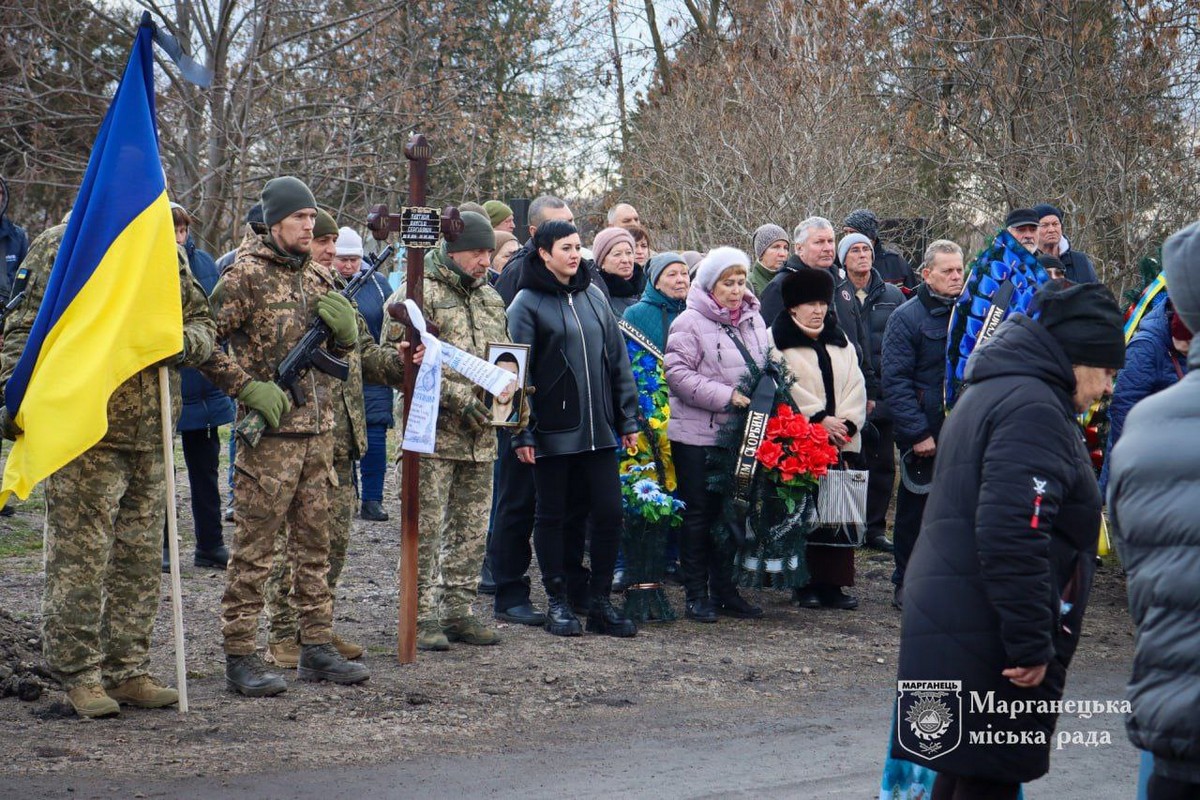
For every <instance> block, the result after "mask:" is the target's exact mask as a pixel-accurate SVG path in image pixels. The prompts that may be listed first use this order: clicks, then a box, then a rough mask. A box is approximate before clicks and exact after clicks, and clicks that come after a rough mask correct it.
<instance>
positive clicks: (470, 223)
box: [446, 211, 496, 253]
mask: <svg viewBox="0 0 1200 800" xmlns="http://www.w3.org/2000/svg"><path fill="white" fill-rule="evenodd" d="M462 221H463V232H462V233H460V234H459V235H458V238H457V239H455V240H454V241H453V242H446V252H447V253H461V252H463V251H464V250H495V249H496V232H495V231H493V230H492V223H491V222H489V221H488V218H487V217H485V216H483V215H482V214H476V213H475V212H474V211H468V212H466V213H465V214H463V215H462Z"/></svg>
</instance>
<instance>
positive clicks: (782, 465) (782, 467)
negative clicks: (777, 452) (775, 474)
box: [779, 456, 805, 481]
mask: <svg viewBox="0 0 1200 800" xmlns="http://www.w3.org/2000/svg"><path fill="white" fill-rule="evenodd" d="M779 471H780V472H782V473H783V479H784V480H785V481H790V480H791V479H792V478H795V477H796V476H797V475H801V474H803V473H804V472H805V469H804V463H803V462H802V461H801V460H800V459H799V458H797V457H796V456H788V457H787V458H785V459H783V461H780V462H779Z"/></svg>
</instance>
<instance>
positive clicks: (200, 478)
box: [162, 203, 234, 572]
mask: <svg viewBox="0 0 1200 800" xmlns="http://www.w3.org/2000/svg"><path fill="white" fill-rule="evenodd" d="M171 217H172V220H173V221H174V223H175V241H176V243H178V244H180V245H182V246H183V248H184V249H185V250H186V251H187V256H188V265H189V266H190V267H191V270H192V275H194V276H195V278H196V280H197V281H199V282H200V286H201V287H203V289H204V293H205V294H206V295H208V294H212V290H213V287H214V286H216V285H217V278H218V277H219V275H218V273H217V264H216V262H215V261H214V260H213V257H212V256H211V255H209V254H208V253H206V252H205V251H203V250H201V249H200V248H199V247H197V246H196V242H195V241H194V240H193V239H192V237H191V233H190V229H191V224H192V217H191V215H190V214H188V212H187V209H185V208H184V207H183V206H181V205H179V204H178V203H171ZM179 372H180V377H181V378H182V386H183V388H182V394H183V414H182V415H181V416H180V417H179V427H178V430H179V437H180V438H181V439H182V440H183V459H184V461H185V462H186V463H187V473H188V483H189V484H191V488H192V523H193V525H194V526H195V530H196V552H195V555H194V558H193V561H192V563H193V564H195V565H196V566H197V567H212V568H214V569H225V565H226V564H227V563H228V561H229V548H228V547H226V546H225V539H224V535H223V533H222V530H221V489H220V484H219V482H218V479H217V475H218V464H219V462H220V460H221V436H220V433H219V428H220V427H221V426H222V425H229V424H231V423H232V422H233V417H234V405H233V400H232V399H231V398H230V397H229V395H227V394H225V393H224V392H222V391H221V390H220V389H218V388H217V387H216V386H214V385H213V384H212V383H211V382H210V381H209V380H208V379H207V378H205V377H204V376H203V375H201V374H200V372H199V371H198V370H195V369H191V368H190V367H187V368H183V369H181V370H180V371H179ZM162 568H163V572H166V571H167V570H168V569H169V566H168V561H167V545H166V542H165V541H164V542H163V562H162Z"/></svg>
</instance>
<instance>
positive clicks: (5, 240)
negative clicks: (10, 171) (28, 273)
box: [0, 178, 29, 302]
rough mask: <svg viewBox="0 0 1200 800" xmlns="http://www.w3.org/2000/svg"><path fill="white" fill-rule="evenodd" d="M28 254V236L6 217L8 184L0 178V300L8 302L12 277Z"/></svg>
mask: <svg viewBox="0 0 1200 800" xmlns="http://www.w3.org/2000/svg"><path fill="white" fill-rule="evenodd" d="M28 252H29V236H28V234H26V233H25V229H24V228H22V227H21V226H20V225H18V224H16V223H15V222H13V221H12V220H11V219H9V217H8V184H7V183H6V182H5V180H4V178H0V300H3V301H4V302H8V296H9V293H10V292H11V291H12V283H13V277H14V276H15V275H16V274H17V267H19V266H21V262H22V261H24V260H25V254H26V253H28Z"/></svg>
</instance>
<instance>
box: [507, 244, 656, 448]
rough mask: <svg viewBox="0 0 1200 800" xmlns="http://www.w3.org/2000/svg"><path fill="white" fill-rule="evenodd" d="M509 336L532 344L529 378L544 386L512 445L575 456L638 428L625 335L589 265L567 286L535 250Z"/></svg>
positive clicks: (513, 307) (510, 312)
mask: <svg viewBox="0 0 1200 800" xmlns="http://www.w3.org/2000/svg"><path fill="white" fill-rule="evenodd" d="M507 272H508V270H507V268H506V269H505V274H507ZM508 335H509V338H511V339H512V341H514V342H516V343H518V344H527V345H530V348H531V350H530V353H529V382H530V383H531V384H532V385H533V386H535V387H536V389H537V391H536V392H535V393H534V394H533V395H532V396H531V397H530V411H531V415H530V422H529V428H528V429H526V430H524V431H522V432H521V433H520V434H519V435H517V436H516V437H514V438H513V442H512V446H513V447H526V446H533V447H535V448H536V450H537V455H538V456H539V457H542V456H561V455H570V454H572V453H582V452H587V451H591V450H604V449H607V448H614V447H617V446H618V444H619V443H618V440H617V436H619V435H624V434H627V433H636V432H637V430H638V423H637V411H638V395H637V387H636V386H635V385H634V382H633V370H632V368H631V367H630V366H629V357H628V355H626V352H625V339H624V337H623V336H622V335H621V329H620V328H619V327H617V318H616V317H615V316H613V313H612V309H611V308H609V305H608V300H607V298H606V297H605V296H604V294H603V293H602V292H601V291H600V290H599V288H598V287H596V286H595V285H594V284H593V283H592V280H591V272H590V271H589V270H588V269H587V267H586V266H584V265H582V264H581V265H580V267H579V270H578V271H577V272H576V273H575V275H574V276H573V277H572V278H571V280H570V281H569V282H568V283H566V284H564V283H561V282H559V281H558V279H557V278H555V277H554V275H553V274H551V272H550V270H549V269H548V268H547V267H546V265H545V264H544V263H543V262H542V260H541V258H539V257H538V256H537V255H536V254H534V255H532V256H531V257H530V258H529V259H528V260H527V261H526V262H525V264H524V265H523V269H522V276H521V283H520V291H518V292H517V296H516V297H515V298H513V301H512V304H511V305H510V306H509V307H508Z"/></svg>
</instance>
